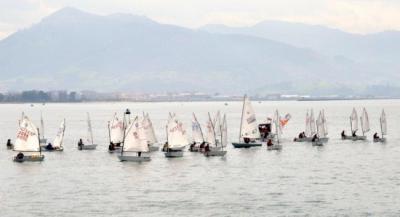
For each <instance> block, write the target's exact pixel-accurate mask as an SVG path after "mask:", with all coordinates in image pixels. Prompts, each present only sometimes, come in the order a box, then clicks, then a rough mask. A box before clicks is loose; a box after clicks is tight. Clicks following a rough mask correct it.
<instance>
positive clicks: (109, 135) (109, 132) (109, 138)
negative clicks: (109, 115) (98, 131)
mask: <svg viewBox="0 0 400 217" xmlns="http://www.w3.org/2000/svg"><path fill="white" fill-rule="evenodd" d="M108 140H109V141H110V144H111V129H110V121H108Z"/></svg>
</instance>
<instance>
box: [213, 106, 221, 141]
mask: <svg viewBox="0 0 400 217" xmlns="http://www.w3.org/2000/svg"><path fill="white" fill-rule="evenodd" d="M213 126H214V130H215V138H216V140H217V141H219V140H220V138H221V114H220V113H219V111H218V112H217V114H216V115H215V118H214V121H213Z"/></svg>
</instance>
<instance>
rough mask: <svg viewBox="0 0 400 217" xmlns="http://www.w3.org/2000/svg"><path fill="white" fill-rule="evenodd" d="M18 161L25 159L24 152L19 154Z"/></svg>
mask: <svg viewBox="0 0 400 217" xmlns="http://www.w3.org/2000/svg"><path fill="white" fill-rule="evenodd" d="M16 158H17V159H18V160H22V159H24V154H23V153H22V152H20V153H18V154H17V157H16Z"/></svg>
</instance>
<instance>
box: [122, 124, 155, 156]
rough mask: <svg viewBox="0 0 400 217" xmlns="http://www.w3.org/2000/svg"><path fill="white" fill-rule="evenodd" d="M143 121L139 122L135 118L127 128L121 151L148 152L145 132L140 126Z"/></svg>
mask: <svg viewBox="0 0 400 217" xmlns="http://www.w3.org/2000/svg"><path fill="white" fill-rule="evenodd" d="M142 123H143V120H142V121H140V120H139V118H138V117H136V118H135V119H134V120H133V121H132V122H131V124H130V125H129V126H128V128H127V131H126V135H125V139H124V144H123V151H125V152H149V146H148V143H147V138H146V131H145V129H144V127H143V125H142Z"/></svg>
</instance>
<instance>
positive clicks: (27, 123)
mask: <svg viewBox="0 0 400 217" xmlns="http://www.w3.org/2000/svg"><path fill="white" fill-rule="evenodd" d="M14 151H34V152H38V151H40V145H39V132H38V129H37V128H36V126H35V125H34V124H33V123H32V121H31V120H29V118H28V117H26V116H24V117H23V118H22V120H21V123H20V128H19V130H18V133H17V139H16V140H15V143H14Z"/></svg>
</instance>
